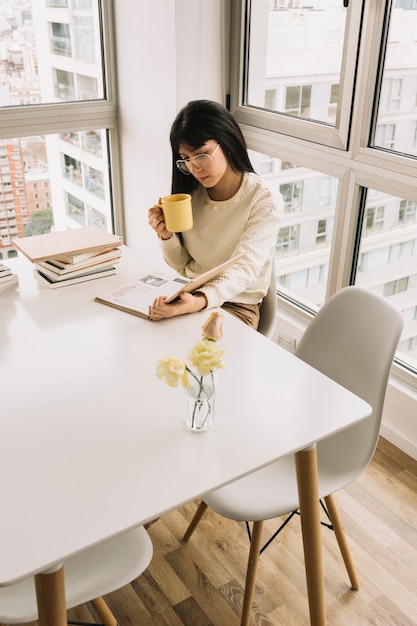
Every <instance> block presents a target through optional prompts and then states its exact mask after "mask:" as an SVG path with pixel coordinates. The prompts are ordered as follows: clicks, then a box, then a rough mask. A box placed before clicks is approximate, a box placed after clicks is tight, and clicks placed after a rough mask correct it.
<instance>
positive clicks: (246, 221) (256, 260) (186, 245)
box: [160, 172, 283, 308]
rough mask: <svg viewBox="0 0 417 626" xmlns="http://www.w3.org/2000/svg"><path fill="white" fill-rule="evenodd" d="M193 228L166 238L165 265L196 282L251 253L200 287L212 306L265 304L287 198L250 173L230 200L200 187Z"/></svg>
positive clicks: (196, 194)
mask: <svg viewBox="0 0 417 626" xmlns="http://www.w3.org/2000/svg"><path fill="white" fill-rule="evenodd" d="M192 205H193V220H194V225H193V228H192V229H191V230H189V231H187V232H184V233H183V234H182V242H181V238H180V237H179V236H178V235H176V234H174V235H173V236H172V237H171V239H168V240H166V241H163V240H160V245H161V249H162V254H163V257H164V259H165V261H166V262H167V263H168V265H170V266H171V267H173V268H174V269H175V270H176V271H177V272H179V273H181V274H183V275H184V276H187V277H189V278H193V277H195V276H198V275H199V274H202V273H203V272H206V271H207V270H210V269H212V268H213V267H215V266H216V265H219V264H220V263H223V262H224V261H227V260H228V259H230V258H231V257H232V256H235V255H237V254H240V253H241V252H245V256H243V257H242V258H241V259H239V260H238V261H237V262H236V263H235V264H234V265H233V266H231V267H230V268H229V269H227V270H226V271H225V272H223V273H222V274H220V276H218V277H217V278H215V279H213V280H212V281H210V282H209V283H206V284H205V285H204V286H203V287H201V288H200V289H199V291H201V292H202V293H204V295H205V296H206V298H207V308H213V307H219V306H221V305H222V304H223V303H224V302H241V303H242V304H256V303H258V302H261V301H262V299H263V298H264V296H265V295H266V292H267V291H268V286H269V282H270V277H271V263H272V259H273V249H274V246H275V243H276V240H277V236H278V230H279V224H280V220H281V215H282V213H283V200H282V197H281V194H280V193H279V192H278V190H276V189H274V188H272V187H270V186H269V185H268V184H267V183H266V182H265V181H264V180H263V179H262V178H260V177H259V176H258V175H257V174H253V173H251V172H246V173H245V174H244V176H243V179H242V184H241V186H240V188H239V190H238V192H237V193H236V194H235V195H234V196H233V197H232V198H230V199H229V200H225V201H220V202H218V201H214V200H211V199H210V197H209V195H208V193H207V190H206V189H205V188H204V187H202V186H201V187H199V188H198V190H197V191H195V192H194V193H193V195H192Z"/></svg>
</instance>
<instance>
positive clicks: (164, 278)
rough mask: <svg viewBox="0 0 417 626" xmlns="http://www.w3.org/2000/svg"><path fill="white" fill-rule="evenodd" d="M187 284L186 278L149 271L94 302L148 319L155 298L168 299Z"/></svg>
mask: <svg viewBox="0 0 417 626" xmlns="http://www.w3.org/2000/svg"><path fill="white" fill-rule="evenodd" d="M188 283H189V280H188V279H187V278H184V277H182V276H179V275H177V276H174V277H173V276H172V275H169V274H164V273H163V272H161V271H157V272H152V271H151V272H149V273H148V274H145V275H143V276H142V277H141V278H138V279H137V280H135V281H133V282H131V283H128V284H127V285H122V286H121V287H119V288H118V289H116V290H115V291H113V293H112V294H110V295H107V296H97V297H96V300H97V301H98V302H103V303H104V304H109V305H111V306H115V307H116V308H120V309H122V310H124V311H129V312H131V313H136V314H138V315H139V314H140V315H142V316H144V317H148V312H149V307H150V306H151V304H152V302H153V301H154V300H155V298H157V297H158V296H167V297H170V296H172V295H174V294H176V293H178V292H179V291H181V290H182V289H183V288H184V287H185V286H186V285H187V284H188Z"/></svg>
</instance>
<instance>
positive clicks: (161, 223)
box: [148, 199, 172, 239]
mask: <svg viewBox="0 0 417 626" xmlns="http://www.w3.org/2000/svg"><path fill="white" fill-rule="evenodd" d="M159 202H161V199H159ZM148 224H149V226H150V227H151V228H153V230H154V231H155V232H156V234H157V235H158V237H160V238H161V239H171V237H172V233H171V231H169V230H167V228H166V226H165V220H164V213H163V211H162V208H161V207H160V206H159V205H157V204H155V205H154V206H153V207H152V208H151V209H149V211H148Z"/></svg>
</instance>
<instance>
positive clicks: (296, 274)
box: [250, 151, 339, 306]
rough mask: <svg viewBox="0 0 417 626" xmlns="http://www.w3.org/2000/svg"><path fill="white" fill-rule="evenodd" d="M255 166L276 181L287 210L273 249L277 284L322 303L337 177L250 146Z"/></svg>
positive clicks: (311, 301) (303, 298)
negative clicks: (265, 153)
mask: <svg viewBox="0 0 417 626" xmlns="http://www.w3.org/2000/svg"><path fill="white" fill-rule="evenodd" d="M250 157H251V161H252V163H253V166H254V168H255V170H256V171H257V172H258V173H259V174H260V175H261V176H262V177H263V178H265V180H267V181H268V182H269V183H270V184H272V185H273V186H275V187H277V188H278V189H279V190H280V192H281V194H282V196H283V199H284V216H283V221H282V224H281V228H280V231H279V234H278V239H277V243H276V250H275V259H276V262H275V272H276V280H277V286H281V287H282V288H283V290H284V291H291V292H293V295H294V294H297V298H298V299H299V300H301V301H303V302H304V303H306V304H307V305H313V306H320V305H321V304H323V302H324V300H325V296H326V280H327V275H328V269H329V258H330V246H331V240H332V235H333V224H334V215H335V208H336V198H337V189H338V183H339V181H338V179H337V178H333V177H331V176H327V175H325V174H322V173H320V172H316V171H314V170H310V169H307V168H306V167H298V166H297V165H296V164H295V163H289V162H287V161H280V160H279V159H275V158H272V157H270V156H267V155H264V154H260V153H258V152H253V151H250Z"/></svg>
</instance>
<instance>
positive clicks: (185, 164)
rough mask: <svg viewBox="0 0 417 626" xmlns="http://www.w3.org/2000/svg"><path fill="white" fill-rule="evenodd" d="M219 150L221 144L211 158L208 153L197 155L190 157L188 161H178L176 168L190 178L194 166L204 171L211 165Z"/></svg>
mask: <svg viewBox="0 0 417 626" xmlns="http://www.w3.org/2000/svg"><path fill="white" fill-rule="evenodd" d="M219 148H220V144H219V143H218V144H217V146H216V147H215V149H214V152H213V154H212V155H211V156H210V155H209V154H207V153H206V152H203V153H202V154H196V155H195V156H193V157H189V158H188V159H178V161H176V166H177V167H178V169H179V170H180V172H182V173H183V174H186V175H187V176H189V175H190V174H191V172H190V168H191V166H192V165H193V166H194V167H197V168H199V169H203V168H205V167H207V166H208V165H210V163H211V161H212V160H213V158H214V155H215V154H216V152H217V150H218V149H219Z"/></svg>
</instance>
